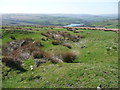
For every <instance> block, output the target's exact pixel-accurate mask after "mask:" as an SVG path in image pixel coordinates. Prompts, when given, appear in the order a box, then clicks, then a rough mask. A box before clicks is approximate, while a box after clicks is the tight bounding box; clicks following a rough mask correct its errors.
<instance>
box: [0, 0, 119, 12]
mask: <svg viewBox="0 0 120 90" xmlns="http://www.w3.org/2000/svg"><path fill="white" fill-rule="evenodd" d="M118 1H119V0H1V1H0V13H44V14H52V13H61V14H116V13H118Z"/></svg>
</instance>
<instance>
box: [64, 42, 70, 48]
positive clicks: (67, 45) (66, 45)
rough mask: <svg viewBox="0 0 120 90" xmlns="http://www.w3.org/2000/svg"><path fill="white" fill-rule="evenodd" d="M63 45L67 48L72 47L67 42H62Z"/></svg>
mask: <svg viewBox="0 0 120 90" xmlns="http://www.w3.org/2000/svg"><path fill="white" fill-rule="evenodd" d="M63 46H65V47H67V48H69V49H71V48H72V46H71V45H70V44H67V43H65V44H63Z"/></svg>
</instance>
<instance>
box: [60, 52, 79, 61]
mask: <svg viewBox="0 0 120 90" xmlns="http://www.w3.org/2000/svg"><path fill="white" fill-rule="evenodd" d="M61 56H62V59H63V61H64V62H67V63H73V61H74V60H75V59H76V58H77V56H78V53H77V52H74V51H69V52H65V53H62V55H61Z"/></svg>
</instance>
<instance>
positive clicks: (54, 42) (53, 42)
mask: <svg viewBox="0 0 120 90" xmlns="http://www.w3.org/2000/svg"><path fill="white" fill-rule="evenodd" d="M52 44H53V45H60V44H62V42H61V41H59V40H54V41H52Z"/></svg>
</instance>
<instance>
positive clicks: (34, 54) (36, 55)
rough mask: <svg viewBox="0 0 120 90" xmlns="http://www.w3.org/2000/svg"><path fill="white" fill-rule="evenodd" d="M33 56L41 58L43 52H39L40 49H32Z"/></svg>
mask: <svg viewBox="0 0 120 90" xmlns="http://www.w3.org/2000/svg"><path fill="white" fill-rule="evenodd" d="M33 57H34V58H35V59H37V58H43V57H44V55H43V53H42V52H40V51H34V52H33Z"/></svg>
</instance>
